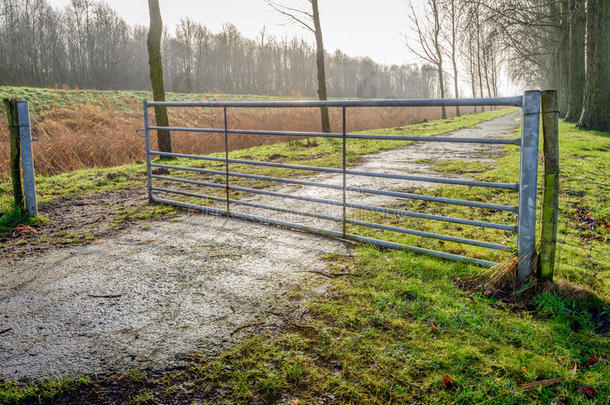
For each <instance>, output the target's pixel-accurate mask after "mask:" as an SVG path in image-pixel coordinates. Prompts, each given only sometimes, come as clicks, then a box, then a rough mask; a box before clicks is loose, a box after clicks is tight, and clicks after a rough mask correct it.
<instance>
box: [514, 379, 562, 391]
mask: <svg viewBox="0 0 610 405" xmlns="http://www.w3.org/2000/svg"><path fill="white" fill-rule="evenodd" d="M565 380H567V377H558V378H551V379H549V380H542V381H534V382H532V383H527V384H523V385H521V386H519V389H520V390H522V391H531V390H534V389H536V388H538V387H542V388H544V387H548V386H551V385H553V384H556V383H558V382H562V381H565Z"/></svg>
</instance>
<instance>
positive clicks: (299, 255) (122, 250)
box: [0, 114, 519, 380]
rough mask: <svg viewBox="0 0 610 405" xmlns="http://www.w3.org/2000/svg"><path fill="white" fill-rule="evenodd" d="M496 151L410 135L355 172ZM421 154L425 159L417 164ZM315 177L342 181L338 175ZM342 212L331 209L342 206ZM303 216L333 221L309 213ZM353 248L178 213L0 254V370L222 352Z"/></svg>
mask: <svg viewBox="0 0 610 405" xmlns="http://www.w3.org/2000/svg"><path fill="white" fill-rule="evenodd" d="M518 119H519V116H518V115H517V114H510V115H507V116H504V117H500V118H497V119H494V120H492V121H488V122H484V123H481V124H479V127H480V128H478V129H466V130H460V131H456V132H454V133H452V134H451V136H463V137H471V136H494V137H495V136H509V135H511V134H512V130H514V128H516V127H518V125H519V121H518ZM500 151H501V149H499V148H498V147H491V148H490V149H489V150H485V151H483V150H481V149H480V148H479V147H478V146H477V145H467V144H441V143H438V144H437V143H425V144H424V143H418V142H416V143H412V144H410V145H407V146H406V147H404V148H400V149H395V150H391V151H386V152H382V153H379V154H375V155H371V156H369V157H367V158H366V159H365V160H364V161H363V163H362V164H361V165H360V166H359V167H358V170H371V171H375V170H377V171H382V172H387V173H389V172H395V173H397V172H400V173H412V174H429V171H430V165H432V164H433V162H434V161H438V160H455V159H469V160H486V159H490V156H492V155H493V154H497V153H500ZM422 159H431V162H430V164H421V163H416V162H418V161H421V160H422ZM312 179H315V180H316V181H324V182H328V183H333V184H341V181H342V179H341V176H326V175H322V176H315V177H312ZM348 181H349V183H350V185H353V186H359V187H370V188H380V189H388V190H389V189H396V188H401V189H404V188H406V187H423V186H425V183H415V182H405V181H397V180H391V179H372V178H358V179H356V178H350V179H349V180H348ZM281 191H282V192H290V193H294V194H297V195H309V196H315V197H318V198H325V199H340V197H341V196H340V192H337V191H334V190H327V189H311V188H307V187H299V188H297V187H292V186H286V187H282V188H281ZM348 198H349V199H350V201H353V202H359V203H364V204H371V205H387V204H391V203H392V202H394V201H393V200H392V199H391V198H386V197H381V196H365V195H361V194H356V193H354V194H351V193H350V195H349V197H348ZM262 200H263V201H265V202H266V203H272V204H277V200H273V201H272V200H270V199H267V198H266V197H265V198H263V199H262ZM283 206H285V207H288V208H293V209H299V210H308V209H316V210H317V212H320V210H319V209H318V207H317V206H316V208H312V207H308V206H307V204H306V203H304V202H302V201H292V200H285V204H284V205H283ZM333 210H334V211H333ZM338 210H340V208H338V209H334V208H332V209H331V210H330V211H328V212H327V213H329V214H331V215H339V214H340V212H338ZM242 212H248V213H252V210H248V209H242ZM274 218H279V219H288V218H286V217H282V216H281V215H280V216H277V217H274ZM289 219H291V220H295V218H289ZM298 222H302V223H307V224H313V225H316V226H324V227H328V226H337V224H332V225H329V224H320V223H317V221H314V222H312V221H311V220H309V219H308V220H299V221H298ZM349 247H350V245H349V244H347V243H345V242H341V241H338V240H333V239H327V238H323V237H318V236H315V235H309V234H304V233H299V232H293V231H289V230H284V229H279V228H274V227H268V226H264V225H258V224H254V223H248V222H242V221H237V220H231V219H226V218H219V217H210V216H203V215H187V214H184V215H181V216H179V217H177V218H174V219H171V220H169V221H164V222H151V223H148V224H140V225H137V226H134V227H132V228H130V229H129V230H127V231H126V232H124V233H122V234H119V235H116V236H113V237H109V238H106V239H104V240H102V241H99V242H97V243H94V244H91V245H87V246H74V247H70V248H65V249H51V250H48V251H46V252H43V253H42V254H41V255H39V256H37V257H34V258H32V259H30V260H17V261H10V262H7V261H4V260H3V261H2V262H0V365H1V367H0V379H2V378H9V379H15V378H16V379H28V380H37V379H41V378H49V377H60V376H68V375H78V374H102V373H108V372H112V371H120V370H126V369H131V368H136V367H137V368H154V369H161V368H164V367H168V366H171V365H175V364H179V363H180V361H181V360H180V358H181V356H182V355H185V354H189V353H193V352H195V351H203V352H204V353H214V352H217V351H218V350H220V349H221V348H223V347H226V345H228V344H231V343H232V342H234V341H236V340H237V339H239V337H240V336H243V335H244V334H246V333H248V331H252V330H261V329H267V330H268V328H274V327H277V326H278V324H279V323H280V322H281V321H280V319H279V318H278V317H277V316H275V315H272V314H270V312H277V310H278V308H281V309H283V310H287V309H295V308H297V310H298V308H299V304H300V303H301V301H302V300H303V299H306V298H307V297H308V296H311V294H321V293H324V290H325V285H326V284H325V283H326V282H327V280H326V279H324V278H323V277H320V276H318V275H315V274H313V273H311V271H322V270H324V269H325V267H326V262H325V260H324V255H326V254H329V253H338V254H348V253H349V251H350V248H349ZM297 291H301V292H302V293H299V294H296V293H295V292H297Z"/></svg>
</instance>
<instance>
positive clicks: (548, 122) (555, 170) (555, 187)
mask: <svg viewBox="0 0 610 405" xmlns="http://www.w3.org/2000/svg"><path fill="white" fill-rule="evenodd" d="M542 130H543V150H544V193H543V197H542V231H541V238H540V240H541V245H542V246H541V250H540V272H539V278H540V279H541V280H549V281H550V280H552V279H553V272H554V269H555V250H556V246H557V218H558V215H559V108H558V105H557V91H556V90H545V91H543V92H542Z"/></svg>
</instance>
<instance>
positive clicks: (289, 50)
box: [0, 0, 439, 98]
mask: <svg viewBox="0 0 610 405" xmlns="http://www.w3.org/2000/svg"><path fill="white" fill-rule="evenodd" d="M146 34H147V28H146V27H143V26H130V25H128V24H127V23H126V22H125V21H124V20H123V19H122V18H121V17H120V16H119V15H118V14H117V12H116V11H115V10H114V9H112V8H111V7H110V6H108V5H107V4H106V3H104V2H101V1H96V0H72V1H71V4H70V5H69V6H67V7H65V8H64V9H55V8H53V7H51V6H50V5H49V4H48V2H47V1H46V0H0V55H2V57H0V85H17V86H19V85H22V86H43V87H45V86H55V85H57V86H62V85H67V86H70V87H75V86H78V87H80V88H92V89H141V90H144V89H149V87H150V83H149V78H148V53H147V46H146ZM163 52H164V64H165V76H166V79H165V81H166V87H167V89H168V90H171V91H177V92H225V93H236V94H265V95H294V96H301V95H302V96H315V95H316V91H317V82H316V65H315V50H314V49H313V48H312V47H311V46H310V45H309V44H308V43H307V42H305V41H303V40H297V39H293V40H288V39H278V38H274V37H272V36H269V35H267V34H266V33H265V31H264V30H262V31H261V33H260V35H259V37H258V38H256V39H249V38H245V37H243V36H242V35H241V34H240V33H239V32H238V31H237V29H236V27H235V26H233V25H230V24H227V25H224V27H223V30H222V31H221V32H219V33H216V34H214V33H212V32H211V31H210V30H209V29H208V28H206V27H205V25H202V24H198V23H196V22H193V21H192V20H190V19H188V18H187V19H184V20H182V21H181V23H180V24H179V25H178V27H176V30H175V34H174V35H171V34H170V33H169V31H168V30H167V29H166V31H165V35H164V40H163ZM327 58H328V59H327V67H326V69H327V71H328V73H327V80H328V89H329V94H330V96H332V97H401V98H403V97H404V98H411V97H412V98H429V97H434V96H437V95H438V91H437V89H438V87H439V86H438V78H437V73H436V70H435V69H434V68H433V67H430V66H426V65H425V66H423V67H419V66H417V65H415V64H413V65H401V66H397V65H393V66H385V65H380V64H377V63H375V62H373V61H372V60H371V59H370V58H354V57H350V56H347V55H345V54H344V53H342V52H341V51H339V50H338V51H336V52H335V53H333V54H331V55H328V56H327Z"/></svg>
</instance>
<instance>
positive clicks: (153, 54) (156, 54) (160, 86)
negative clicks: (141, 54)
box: [148, 0, 172, 153]
mask: <svg viewBox="0 0 610 405" xmlns="http://www.w3.org/2000/svg"><path fill="white" fill-rule="evenodd" d="M148 8H149V11H150V27H149V29H148V64H149V66H150V84H151V86H152V90H153V99H154V100H155V101H165V85H164V83H163V60H162V58H161V35H162V34H163V20H162V19H161V10H160V8H159V0H148ZM155 118H156V122H157V126H161V127H169V119H168V117H167V108H166V107H162V106H156V107H155ZM157 141H158V143H159V150H160V151H161V152H170V153H171V152H172V137H171V134H170V132H169V131H167V130H159V131H157Z"/></svg>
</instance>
